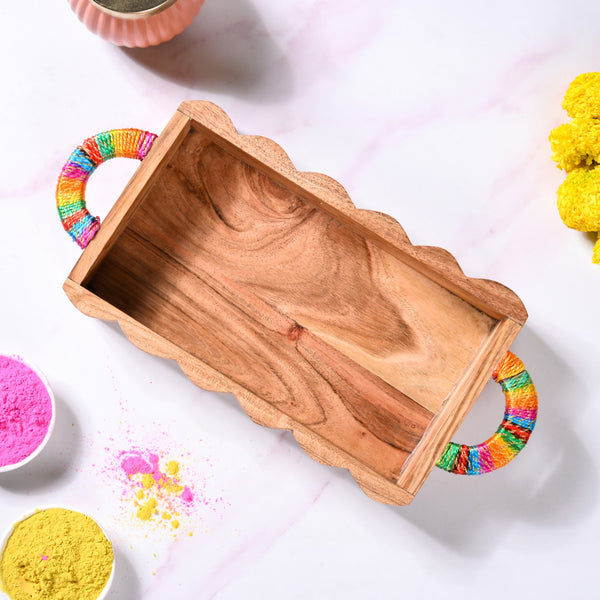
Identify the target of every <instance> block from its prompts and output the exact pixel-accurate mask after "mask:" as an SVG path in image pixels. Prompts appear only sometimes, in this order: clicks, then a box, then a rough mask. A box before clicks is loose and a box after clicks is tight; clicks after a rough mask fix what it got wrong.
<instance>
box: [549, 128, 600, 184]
mask: <svg viewBox="0 0 600 600" xmlns="http://www.w3.org/2000/svg"><path fill="white" fill-rule="evenodd" d="M550 146H551V147H552V160H554V161H555V162H556V163H558V167H559V168H560V169H564V170H565V171H566V172H567V173H569V172H570V171H572V170H573V169H577V168H579V167H583V166H586V165H587V166H591V165H595V164H600V119H586V118H575V119H573V120H572V121H571V122H570V123H565V124H564V125H560V126H559V127H557V128H556V129H553V130H552V132H551V133H550Z"/></svg>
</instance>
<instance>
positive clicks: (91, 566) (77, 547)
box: [0, 508, 114, 600]
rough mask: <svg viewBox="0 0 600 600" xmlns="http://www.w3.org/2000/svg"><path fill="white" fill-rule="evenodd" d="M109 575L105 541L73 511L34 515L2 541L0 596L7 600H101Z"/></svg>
mask: <svg viewBox="0 0 600 600" xmlns="http://www.w3.org/2000/svg"><path fill="white" fill-rule="evenodd" d="M113 574H114V554H113V549H112V545H111V543H110V541H109V539H108V536H107V535H106V533H105V532H104V531H103V530H102V528H101V527H100V525H98V523H96V521H94V520H93V519H92V518H91V517H88V516H87V515H84V514H83V513H80V512H77V511H75V510H70V509H66V508H45V509H43V510H36V511H35V512H33V513H30V514H28V515H27V516H26V517H24V518H23V519H21V520H20V521H19V522H17V523H15V524H14V525H13V526H12V527H11V528H10V530H9V531H8V533H7V534H6V536H5V537H4V538H3V539H2V540H0V590H2V591H3V592H4V593H5V594H6V595H7V596H8V597H9V598H10V599H11V600H59V599H60V600H102V599H104V598H105V597H106V595H107V594H108V591H109V589H110V586H111V583H112V579H113Z"/></svg>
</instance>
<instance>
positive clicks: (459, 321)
mask: <svg viewBox="0 0 600 600" xmlns="http://www.w3.org/2000/svg"><path fill="white" fill-rule="evenodd" d="M64 289H65V291H66V293H67V294H68V296H69V298H70V299H71V301H72V302H73V304H75V306H76V307H77V308H78V309H80V310H81V311H82V312H84V313H86V314H88V315H91V316H94V317H99V318H102V319H107V320H111V321H116V322H118V323H119V325H120V326H121V328H122V329H123V331H124V332H125V334H126V335H127V336H128V337H129V339H130V340H131V341H132V342H133V343H134V344H136V345H137V346H139V347H140V348H142V349H143V350H146V351H148V352H150V353H152V354H155V355H159V356H163V357H168V358H171V359H174V360H176V361H177V362H178V363H179V365H180V366H181V368H182V369H183V371H184V372H185V373H186V374H187V375H188V376H189V377H190V379H191V380H192V381H194V382H195V383H196V384H197V385H199V386H201V387H202V388H205V389H208V390H216V391H221V392H231V393H233V394H235V396H236V397H237V399H238V401H239V402H240V404H241V405H242V407H243V408H244V409H245V411H246V412H247V413H248V415H250V417H251V418H252V419H253V420H255V421H256V422H257V423H260V424H262V425H266V426H268V427H274V428H283V429H289V430H291V431H292V432H293V433H294V435H295V437H296V439H297V440H298V442H299V444H300V445H301V446H302V448H304V450H305V451H306V452H307V453H308V454H309V455H310V456H312V457H313V458H315V459H316V460H319V461H321V462H323V463H326V464H329V465H334V466H338V467H344V468H347V469H349V470H350V472H351V473H352V475H353V476H354V478H355V479H356V481H357V482H358V483H359V484H360V486H361V487H362V489H363V490H364V491H365V492H366V493H367V494H368V495H369V496H371V497H373V498H374V499H376V500H378V501H381V502H387V503H392V504H408V503H409V502H410V501H411V500H412V498H413V497H414V495H415V494H416V492H417V491H418V490H419V488H420V487H421V485H422V484H423V482H424V480H425V478H426V477H427V475H428V474H429V472H430V471H431V469H432V468H433V466H434V465H435V463H436V461H437V459H438V458H439V457H440V455H441V454H442V452H443V450H444V448H445V447H446V445H447V444H448V442H449V440H450V438H451V437H452V435H453V434H454V432H455V431H456V429H457V428H458V426H459V424H460V423H461V421H462V420H463V418H464V416H465V415H466V413H467V412H468V410H469V409H470V407H471V405H472V403H473V402H474V400H475V399H476V398H477V396H478V395H479V393H480V392H481V390H482V389H483V387H484V385H485V383H486V382H487V381H488V379H489V378H490V376H491V374H492V370H493V368H494V366H495V365H496V363H497V362H498V361H499V359H500V358H501V357H502V356H503V355H504V354H505V352H506V350H507V349H508V347H509V346H510V344H511V342H512V341H513V339H514V338H515V336H516V335H517V333H518V332H519V330H520V328H521V327H522V325H523V323H524V322H525V320H526V319H527V312H526V310H525V308H524V306H523V304H522V303H521V301H520V300H519V298H518V297H517V296H516V295H515V294H514V293H513V292H512V291H510V290H509V289H507V288H506V287H504V286H502V285H501V284H499V283H496V282H492V281H487V280H481V279H470V278H468V277H466V276H465V275H464V274H463V272H462V271H461V269H460V267H459V266H458V264H457V262H456V260H455V259H454V258H453V257H452V256H451V255H450V254H449V253H448V252H446V251H445V250H442V249H440V248H434V247H424V246H420V247H417V246H413V245H412V244H411V243H410V241H409V240H408V238H407V236H406V234H405V233H404V231H403V229H402V227H401V226H400V225H399V224H398V222H397V221H395V220H394V219H393V218H391V217H390V216H388V215H385V214H381V213H377V212H373V211H367V210H359V209H357V208H356V207H355V206H354V205H353V203H352V201H351V200H350V198H349V197H348V195H347V193H346V192H345V190H344V189H343V188H342V186H341V185H340V184H339V183H337V182H336V181H334V180H333V179H331V178H329V177H327V176H325V175H321V174H316V173H303V172H299V171H297V170H296V169H295V168H294V166H293V164H292V163H291V161H290V159H289V158H288V157H287V155H286V154H285V152H284V151H283V150H282V149H281V148H280V147H279V146H278V145H277V144H276V143H275V142H273V141H272V140H269V139H266V138H262V137H256V136H242V135H239V134H238V133H237V131H236V129H235V128H234V126H233V124H232V123H231V121H230V120H229V118H228V117H227V115H226V114H225V113H224V112H223V111H222V110H221V109H219V108H218V107H216V106H215V105H213V104H211V103H208V102H184V103H183V104H182V105H181V106H180V107H179V109H178V111H177V112H176V113H175V115H174V116H173V117H172V119H171V120H170V121H169V123H168V125H167V126H166V128H165V130H164V131H163V132H162V134H161V135H160V136H159V137H158V138H157V140H156V141H155V142H154V145H153V147H152V149H151V151H150V153H149V154H148V156H147V157H146V158H145V160H144V161H143V162H142V163H141V165H140V167H139V168H138V170H137V171H136V173H135V174H134V176H133V178H132V179H131V181H130V182H129V184H128V185H127V187H126V189H125V190H124V192H123V193H122V195H121V196H120V198H119V199H118V200H117V201H116V203H115V205H114V207H113V208H112V210H111V211H110V213H109V215H108V216H107V218H106V219H105V221H104V223H103V225H102V228H101V229H100V231H99V232H98V235H97V236H96V237H95V239H94V240H93V241H92V243H91V244H90V245H89V246H88V247H87V248H86V249H85V251H84V252H83V254H82V255H81V258H80V260H79V261H78V262H77V264H76V265H75V267H74V268H73V271H72V272H71V274H70V275H69V278H68V279H67V280H66V282H65V284H64Z"/></svg>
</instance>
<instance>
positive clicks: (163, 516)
mask: <svg viewBox="0 0 600 600" xmlns="http://www.w3.org/2000/svg"><path fill="white" fill-rule="evenodd" d="M162 518H163V520H164V521H168V520H169V519H170V518H171V515H170V514H169V513H168V512H164V513H163V514H162Z"/></svg>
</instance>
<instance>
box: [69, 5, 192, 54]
mask: <svg viewBox="0 0 600 600" xmlns="http://www.w3.org/2000/svg"><path fill="white" fill-rule="evenodd" d="M203 3H204V0H69V4H70V5H71V8H72V9H73V10H74V11H75V14H76V15H77V16H78V17H79V20H80V21H82V22H83V23H84V24H85V25H86V26H87V28H88V29H89V30H90V31H93V32H94V33H96V34H98V35H99V36H100V37H103V38H104V39H105V40H108V41H109V42H112V43H113V44H117V45H118V46H128V47H129V48H145V47H146V46H156V45H157V44H160V43H162V42H166V41H167V40H170V39H171V38H172V37H174V36H176V35H177V34H178V33H181V32H182V31H183V30H184V29H185V28H186V27H187V26H188V25H189V24H190V23H191V22H192V21H193V19H194V17H195V16H196V15H197V14H198V11H199V10H200V7H201V6H202V4H203Z"/></svg>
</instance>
